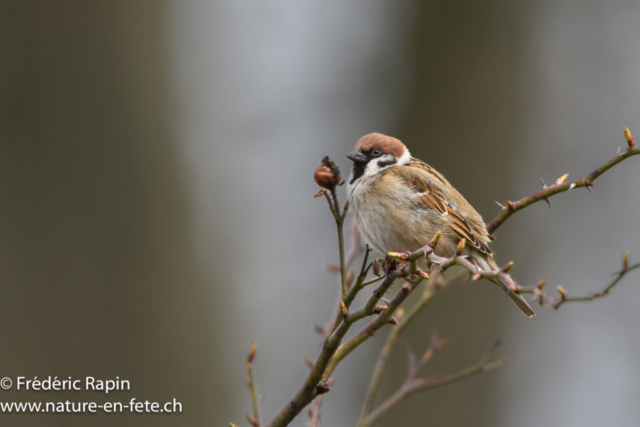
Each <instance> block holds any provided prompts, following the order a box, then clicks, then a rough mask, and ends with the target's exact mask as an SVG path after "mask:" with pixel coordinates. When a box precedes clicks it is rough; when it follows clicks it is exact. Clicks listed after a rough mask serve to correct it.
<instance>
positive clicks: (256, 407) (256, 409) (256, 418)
mask: <svg viewBox="0 0 640 427" xmlns="http://www.w3.org/2000/svg"><path fill="white" fill-rule="evenodd" d="M257 348H258V344H257V343H254V344H253V345H252V346H251V349H250V350H249V354H248V355H247V387H249V393H250V394H251V405H252V407H253V416H251V415H247V420H248V421H249V423H250V424H251V425H252V426H253V427H260V402H259V401H258V393H257V392H256V386H255V384H254V382H253V359H254V357H256V350H257Z"/></svg>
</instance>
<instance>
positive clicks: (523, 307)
mask: <svg viewBox="0 0 640 427" xmlns="http://www.w3.org/2000/svg"><path fill="white" fill-rule="evenodd" d="M474 258H475V260H476V264H477V265H478V266H479V267H480V268H482V269H483V270H484V269H487V270H494V271H495V270H499V269H500V268H499V267H498V265H497V264H496V262H495V261H494V260H493V258H488V259H483V258H480V257H477V258H476V257H474ZM489 280H491V281H492V282H493V283H495V284H496V285H498V286H500V289H502V290H503V291H504V292H505V293H506V294H507V295H508V296H509V298H511V301H513V302H514V303H515V304H516V305H517V306H518V308H519V309H520V311H521V312H523V313H524V314H525V316H527V317H533V316H535V315H536V314H535V313H534V312H533V309H532V308H531V306H530V305H529V303H528V302H527V300H525V299H524V298H523V297H522V295H520V294H516V293H515V292H513V291H512V290H511V289H510V288H509V285H507V284H506V283H505V282H504V280H502V278H500V277H494V278H490V279H489Z"/></svg>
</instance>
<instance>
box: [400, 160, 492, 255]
mask: <svg viewBox="0 0 640 427" xmlns="http://www.w3.org/2000/svg"><path fill="white" fill-rule="evenodd" d="M391 169H396V170H395V171H394V172H396V173H397V175H398V176H400V177H401V178H402V179H403V180H405V181H406V182H407V184H409V185H410V186H411V187H412V188H413V189H414V190H415V191H416V193H418V194H420V197H419V199H418V202H417V206H416V207H419V208H424V209H433V210H435V211H436V212H438V213H439V214H440V215H441V216H443V217H444V218H445V219H446V221H447V222H448V223H449V226H450V227H451V230H452V231H453V232H454V233H455V234H456V235H457V236H458V237H459V238H460V239H463V238H464V239H466V241H467V244H469V245H471V246H473V247H474V248H476V249H477V250H478V251H480V252H482V253H484V254H491V249H489V247H488V246H487V245H486V244H484V242H482V241H481V240H480V239H478V238H477V237H476V235H475V234H474V233H473V231H472V230H471V228H470V227H469V223H468V222H467V220H466V219H465V218H464V217H463V216H462V214H461V213H460V212H459V211H458V209H457V207H456V206H455V205H454V204H453V203H451V202H450V201H449V200H447V199H446V197H445V196H444V194H443V193H442V191H440V189H439V188H438V187H439V185H438V183H440V184H442V185H450V184H449V183H447V181H446V180H445V179H444V177H443V176H442V175H440V174H439V173H438V172H437V171H435V169H433V168H432V167H431V166H429V165H427V164H426V163H424V162H422V161H420V160H417V159H411V161H410V162H409V164H408V165H407V166H395V167H393V168H391ZM411 169H418V170H419V172H418V171H416V172H414V171H412V170H411Z"/></svg>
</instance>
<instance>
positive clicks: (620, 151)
mask: <svg viewBox="0 0 640 427" xmlns="http://www.w3.org/2000/svg"><path fill="white" fill-rule="evenodd" d="M620 153H622V150H620V146H619V145H618V152H617V153H616V156H619V155H620Z"/></svg>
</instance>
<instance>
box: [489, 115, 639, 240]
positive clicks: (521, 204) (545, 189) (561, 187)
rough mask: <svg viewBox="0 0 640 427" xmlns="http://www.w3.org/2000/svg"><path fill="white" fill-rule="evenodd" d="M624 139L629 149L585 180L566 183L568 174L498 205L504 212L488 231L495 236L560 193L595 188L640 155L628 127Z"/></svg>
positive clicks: (491, 224)
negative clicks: (518, 214)
mask: <svg viewBox="0 0 640 427" xmlns="http://www.w3.org/2000/svg"><path fill="white" fill-rule="evenodd" d="M624 137H625V139H626V140H627V149H626V150H625V151H622V152H620V150H618V151H619V152H618V154H616V155H615V156H614V157H613V158H612V159H611V160H609V161H608V162H605V163H604V164H602V165H601V166H600V167H599V168H597V169H595V170H594V171H593V172H591V173H590V174H589V175H587V176H585V177H584V178H582V179H578V180H576V181H570V182H566V179H567V177H568V176H569V174H568V173H566V174H564V175H562V176H561V177H560V178H558V179H557V180H556V182H555V183H553V184H552V185H549V186H547V185H545V183H544V182H543V183H542V190H540V191H538V192H537V193H535V194H532V195H531V196H528V197H524V198H522V199H520V200H518V201H515V202H512V201H510V200H507V206H502V205H500V203H498V205H499V206H500V207H501V208H502V211H501V212H500V214H498V216H497V217H495V218H494V219H493V221H491V222H490V223H489V225H487V231H488V232H489V234H493V233H494V232H495V231H496V230H497V229H498V227H500V226H501V225H502V224H504V222H505V221H506V220H508V219H509V218H511V216H512V215H513V214H515V213H516V212H518V211H521V210H522V209H524V208H526V207H527V206H530V205H532V204H534V203H536V202H539V201H540V200H544V201H546V202H547V203H549V197H551V196H554V195H556V194H558V193H564V192H565V191H569V190H573V189H574V188H580V187H584V188H586V189H587V190H589V187H593V181H595V180H596V179H597V178H598V177H599V176H600V175H602V174H603V173H605V172H606V171H608V170H609V169H611V168H612V167H614V166H615V165H617V164H618V163H620V162H621V161H623V160H625V159H628V158H629V157H631V156H635V155H637V154H640V147H636V145H635V141H634V139H633V135H632V134H631V132H630V131H629V128H628V127H627V128H625V129H624ZM549 206H551V204H549Z"/></svg>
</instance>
